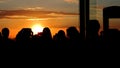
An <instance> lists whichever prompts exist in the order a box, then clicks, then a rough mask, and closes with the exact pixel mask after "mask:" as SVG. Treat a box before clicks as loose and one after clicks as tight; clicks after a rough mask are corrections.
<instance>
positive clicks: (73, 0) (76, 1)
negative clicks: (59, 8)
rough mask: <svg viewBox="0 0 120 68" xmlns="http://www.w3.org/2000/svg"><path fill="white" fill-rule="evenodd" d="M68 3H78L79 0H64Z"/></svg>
mask: <svg viewBox="0 0 120 68" xmlns="http://www.w3.org/2000/svg"><path fill="white" fill-rule="evenodd" d="M64 1H66V2H68V3H79V0H64Z"/></svg>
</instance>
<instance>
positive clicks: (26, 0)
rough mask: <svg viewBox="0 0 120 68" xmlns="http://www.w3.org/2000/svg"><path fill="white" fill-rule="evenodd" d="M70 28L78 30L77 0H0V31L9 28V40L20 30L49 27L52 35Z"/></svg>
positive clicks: (39, 29) (36, 30) (38, 30)
mask: <svg viewBox="0 0 120 68" xmlns="http://www.w3.org/2000/svg"><path fill="white" fill-rule="evenodd" d="M70 26H75V27H77V28H79V0H0V30H2V28H4V27H7V28H9V29H10V38H15V36H16V34H17V33H18V31H20V30H21V29H22V28H32V29H33V32H34V34H36V33H37V32H40V31H42V29H43V28H44V27H49V28H50V29H51V31H52V35H54V34H55V33H57V32H58V31H59V30H64V31H66V29H67V28H68V27H70Z"/></svg>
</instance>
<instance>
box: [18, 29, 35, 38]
mask: <svg viewBox="0 0 120 68" xmlns="http://www.w3.org/2000/svg"><path fill="white" fill-rule="evenodd" d="M32 36H33V32H32V30H31V28H23V29H22V30H21V31H20V32H19V33H18V34H17V36H16V39H17V40H23V39H30V38H31V37H32Z"/></svg>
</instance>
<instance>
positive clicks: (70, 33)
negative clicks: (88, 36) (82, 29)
mask: <svg viewBox="0 0 120 68" xmlns="http://www.w3.org/2000/svg"><path fill="white" fill-rule="evenodd" d="M67 36H68V37H69V38H77V37H78V36H79V32H78V30H77V29H76V27H69V28H68V29H67Z"/></svg>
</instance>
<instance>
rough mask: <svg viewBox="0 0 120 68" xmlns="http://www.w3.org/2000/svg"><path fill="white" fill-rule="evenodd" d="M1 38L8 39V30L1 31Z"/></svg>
mask: <svg viewBox="0 0 120 68" xmlns="http://www.w3.org/2000/svg"><path fill="white" fill-rule="evenodd" d="M2 36H3V38H8V36H9V29H8V28H3V29H2Z"/></svg>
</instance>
